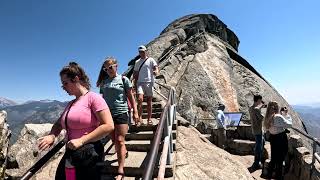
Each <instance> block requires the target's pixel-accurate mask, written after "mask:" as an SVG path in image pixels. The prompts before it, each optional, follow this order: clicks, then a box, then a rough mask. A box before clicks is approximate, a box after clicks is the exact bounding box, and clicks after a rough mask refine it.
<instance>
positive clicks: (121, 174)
mask: <svg viewBox="0 0 320 180" xmlns="http://www.w3.org/2000/svg"><path fill="white" fill-rule="evenodd" d="M118 176H121V180H124V173H117V177H118ZM117 177H116V178H115V179H117Z"/></svg>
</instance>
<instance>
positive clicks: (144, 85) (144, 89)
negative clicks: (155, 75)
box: [137, 82, 153, 97]
mask: <svg viewBox="0 0 320 180" xmlns="http://www.w3.org/2000/svg"><path fill="white" fill-rule="evenodd" d="M152 87H153V83H152V82H138V83H137V94H144V95H145V96H148V97H152V96H153V92H152Z"/></svg>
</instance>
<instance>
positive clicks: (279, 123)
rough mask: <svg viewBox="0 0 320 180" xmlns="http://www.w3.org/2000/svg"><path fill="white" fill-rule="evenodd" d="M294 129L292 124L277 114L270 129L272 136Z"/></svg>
mask: <svg viewBox="0 0 320 180" xmlns="http://www.w3.org/2000/svg"><path fill="white" fill-rule="evenodd" d="M290 127H292V122H291V121H290V120H288V119H286V118H285V117H283V116H282V115H280V114H275V115H274V117H273V124H271V127H270V128H269V132H270V133H271V134H279V133H282V132H284V130H285V129H286V128H290Z"/></svg>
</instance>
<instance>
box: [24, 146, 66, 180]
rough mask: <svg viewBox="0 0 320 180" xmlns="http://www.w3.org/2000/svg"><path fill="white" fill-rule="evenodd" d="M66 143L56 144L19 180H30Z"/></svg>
mask: <svg viewBox="0 0 320 180" xmlns="http://www.w3.org/2000/svg"><path fill="white" fill-rule="evenodd" d="M65 144H66V142H65V141H64V140H62V141H60V142H58V144H57V145H56V146H54V147H53V148H52V149H51V150H50V151H49V152H48V153H47V154H45V155H44V156H43V157H42V158H40V159H39V160H38V161H37V162H36V163H35V164H34V165H33V166H32V167H31V168H30V169H28V171H27V172H25V173H24V174H23V176H22V177H21V179H20V180H27V179H30V178H31V177H32V176H33V175H34V174H35V173H36V172H37V171H38V170H39V169H40V168H42V166H43V165H44V164H45V163H47V162H48V161H49V159H50V158H51V157H52V156H54V155H55V154H56V153H57V152H58V151H59V150H60V149H61V148H62V147H63V146H64V145H65Z"/></svg>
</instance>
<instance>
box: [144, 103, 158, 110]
mask: <svg viewBox="0 0 320 180" xmlns="http://www.w3.org/2000/svg"><path fill="white" fill-rule="evenodd" d="M156 108H163V107H162V104H161V103H160V102H154V103H152V109H156ZM142 109H147V103H146V102H143V103H142Z"/></svg>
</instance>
